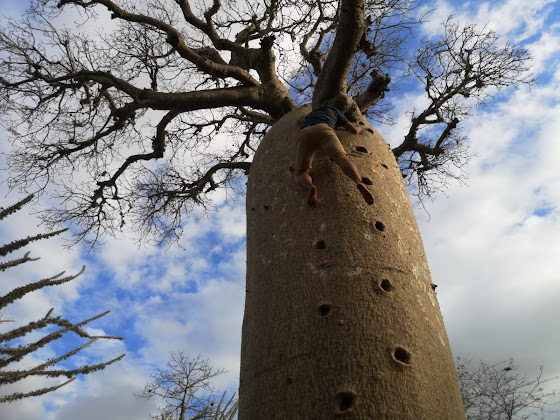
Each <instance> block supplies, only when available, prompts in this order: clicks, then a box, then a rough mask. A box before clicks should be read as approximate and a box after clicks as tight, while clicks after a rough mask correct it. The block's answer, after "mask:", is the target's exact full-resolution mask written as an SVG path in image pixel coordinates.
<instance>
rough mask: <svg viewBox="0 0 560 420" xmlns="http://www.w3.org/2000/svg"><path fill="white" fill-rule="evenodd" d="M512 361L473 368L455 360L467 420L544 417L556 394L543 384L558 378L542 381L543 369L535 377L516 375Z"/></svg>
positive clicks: (516, 371) (516, 370) (467, 363)
mask: <svg viewBox="0 0 560 420" xmlns="http://www.w3.org/2000/svg"><path fill="white" fill-rule="evenodd" d="M513 362H514V360H513V359H509V361H507V362H500V363H496V364H492V365H490V364H487V363H485V362H483V361H480V365H473V363H471V362H470V361H468V360H462V359H461V358H458V359H457V363H456V365H457V373H458V377H459V385H460V387H461V395H462V396H463V404H464V405H465V411H466V412H467V419H468V420H488V419H492V420H526V419H529V418H531V417H533V416H536V415H538V414H539V413H540V414H543V413H545V412H546V408H547V407H548V406H551V405H552V404H554V403H556V402H558V401H554V400H553V399H554V397H555V396H556V392H555V391H546V390H545V389H544V388H543V385H545V384H546V383H549V382H551V381H553V380H556V379H558V378H551V379H543V377H542V375H543V367H542V366H541V367H540V369H539V373H538V375H537V376H536V377H534V378H533V377H529V376H528V375H526V374H520V373H519V372H518V369H519V366H516V365H514V363H513Z"/></svg>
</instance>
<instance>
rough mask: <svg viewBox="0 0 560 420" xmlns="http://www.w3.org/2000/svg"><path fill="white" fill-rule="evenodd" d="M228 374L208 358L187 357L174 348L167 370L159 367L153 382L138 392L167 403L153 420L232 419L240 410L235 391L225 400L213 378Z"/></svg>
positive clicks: (144, 396) (140, 395) (153, 376)
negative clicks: (213, 364) (213, 382)
mask: <svg viewBox="0 0 560 420" xmlns="http://www.w3.org/2000/svg"><path fill="white" fill-rule="evenodd" d="M223 373H225V371H224V370H223V369H214V368H212V366H210V365H209V364H208V360H207V359H203V358H202V356H200V355H198V356H195V357H189V356H185V354H184V353H183V352H182V351H172V352H171V353H170V360H169V362H167V369H158V370H157V371H156V373H154V374H153V375H152V379H153V382H150V383H148V384H146V386H145V387H144V391H143V392H142V393H140V394H135V395H136V396H137V397H139V398H144V399H152V398H158V397H159V398H160V399H162V400H163V401H164V402H165V406H163V407H161V408H160V409H159V412H158V413H157V414H151V415H150V419H152V420H157V419H161V420H194V419H201V420H202V419H204V420H210V419H215V420H222V419H223V420H231V419H233V417H234V416H235V414H236V413H237V399H236V398H235V394H233V395H232V396H231V397H230V398H229V399H226V398H225V397H226V393H225V392H224V393H223V394H222V396H221V398H220V399H219V395H218V394H217V391H216V389H215V388H214V386H213V384H212V379H213V378H215V377H216V376H219V375H221V374H223Z"/></svg>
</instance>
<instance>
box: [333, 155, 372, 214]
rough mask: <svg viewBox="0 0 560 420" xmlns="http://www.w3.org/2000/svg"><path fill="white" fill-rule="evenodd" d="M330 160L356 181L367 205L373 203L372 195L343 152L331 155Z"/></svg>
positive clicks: (354, 166) (356, 169)
mask: <svg viewBox="0 0 560 420" xmlns="http://www.w3.org/2000/svg"><path fill="white" fill-rule="evenodd" d="M332 160H333V162H334V163H336V164H337V165H338V166H340V169H342V172H344V174H345V175H346V176H347V177H348V178H350V179H351V180H352V181H354V182H355V183H356V186H357V187H358V191H360V194H362V197H363V198H364V200H365V201H366V203H368V204H369V205H371V204H373V196H372V195H371V193H370V192H369V190H368V189H367V187H366V186H365V185H364V183H363V182H362V177H361V176H360V174H359V172H358V168H356V165H354V164H353V163H352V162H350V160H348V158H347V157H346V155H345V154H344V153H337V154H336V155H334V156H333V157H332Z"/></svg>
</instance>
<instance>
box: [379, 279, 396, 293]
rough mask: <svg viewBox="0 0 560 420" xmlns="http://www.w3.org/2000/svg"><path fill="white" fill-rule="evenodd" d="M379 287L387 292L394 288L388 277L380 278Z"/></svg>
mask: <svg viewBox="0 0 560 420" xmlns="http://www.w3.org/2000/svg"><path fill="white" fill-rule="evenodd" d="M379 287H381V290H383V291H385V292H387V293H389V292H392V291H393V290H394V287H393V285H392V284H391V281H390V280H389V279H383V280H381V283H379Z"/></svg>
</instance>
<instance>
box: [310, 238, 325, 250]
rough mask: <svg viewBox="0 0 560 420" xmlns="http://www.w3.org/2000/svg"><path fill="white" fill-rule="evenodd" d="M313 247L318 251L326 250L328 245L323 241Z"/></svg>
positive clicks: (316, 242) (317, 242)
mask: <svg viewBox="0 0 560 420" xmlns="http://www.w3.org/2000/svg"><path fill="white" fill-rule="evenodd" d="M313 245H314V246H315V248H317V249H325V248H326V247H327V243H326V242H325V241H323V240H322V239H321V240H319V241H315V243H314V244H313Z"/></svg>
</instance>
